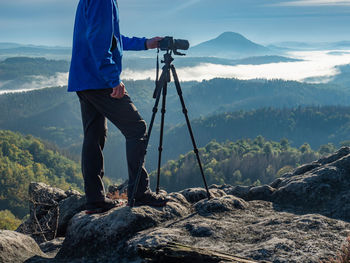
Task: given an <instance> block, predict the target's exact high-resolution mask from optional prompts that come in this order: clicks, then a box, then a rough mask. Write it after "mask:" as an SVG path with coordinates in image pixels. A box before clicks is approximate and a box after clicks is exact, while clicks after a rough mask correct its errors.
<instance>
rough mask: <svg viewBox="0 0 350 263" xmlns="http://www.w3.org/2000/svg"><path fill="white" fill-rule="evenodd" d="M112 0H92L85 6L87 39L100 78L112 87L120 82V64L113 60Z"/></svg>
mask: <svg viewBox="0 0 350 263" xmlns="http://www.w3.org/2000/svg"><path fill="white" fill-rule="evenodd" d="M112 1H113V0H93V1H90V3H89V4H88V6H87V8H86V21H87V31H86V34H87V40H88V45H89V48H90V51H91V54H92V57H93V59H94V61H95V64H96V69H97V70H98V73H99V75H100V77H101V79H102V80H104V81H105V82H106V84H107V85H108V86H109V87H111V88H113V87H115V86H117V85H119V84H120V82H121V81H120V74H121V65H117V64H116V63H115V61H114V60H113V55H112V52H111V46H112V40H113V29H114V28H113V2H112Z"/></svg>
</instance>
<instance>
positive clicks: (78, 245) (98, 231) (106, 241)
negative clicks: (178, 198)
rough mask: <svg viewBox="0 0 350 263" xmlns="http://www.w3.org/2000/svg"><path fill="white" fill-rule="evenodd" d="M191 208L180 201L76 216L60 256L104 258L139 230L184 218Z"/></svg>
mask: <svg viewBox="0 0 350 263" xmlns="http://www.w3.org/2000/svg"><path fill="white" fill-rule="evenodd" d="M189 213H190V210H189V209H188V208H187V207H185V206H183V205H182V204H181V203H180V202H172V201H170V202H168V204H167V206H166V207H164V208H158V209H156V208H152V207H149V206H140V207H133V208H130V207H122V208H116V209H112V210H110V211H108V212H106V213H104V214H95V215H86V214H85V213H84V212H81V213H79V214H77V215H75V216H74V217H73V218H72V220H71V222H70V225H69V226H68V229H67V234H66V239H65V241H64V243H63V247H62V249H61V250H60V252H59V253H58V255H57V257H58V258H60V259H67V258H84V257H92V258H96V257H101V256H104V255H105V254H106V251H107V250H108V251H109V252H110V253H112V254H113V253H117V252H118V244H120V243H121V242H122V241H125V239H127V238H130V237H131V236H133V235H134V234H135V233H137V232H138V231H141V230H144V229H148V228H152V227H155V226H157V225H159V224H160V223H162V222H165V221H169V220H173V219H176V218H182V217H184V216H186V215H188V214H189Z"/></svg>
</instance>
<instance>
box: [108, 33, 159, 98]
mask: <svg viewBox="0 0 350 263" xmlns="http://www.w3.org/2000/svg"><path fill="white" fill-rule="evenodd" d="M162 39H163V38H162V37H154V38H150V39H147V40H146V42H144V43H143V45H144V46H146V49H153V48H157V47H158V42H159V41H160V40H162ZM124 95H125V86H124V83H123V82H121V83H120V84H119V85H118V86H116V87H114V88H113V91H112V93H111V97H112V98H115V99H120V98H122V97H123V96H124Z"/></svg>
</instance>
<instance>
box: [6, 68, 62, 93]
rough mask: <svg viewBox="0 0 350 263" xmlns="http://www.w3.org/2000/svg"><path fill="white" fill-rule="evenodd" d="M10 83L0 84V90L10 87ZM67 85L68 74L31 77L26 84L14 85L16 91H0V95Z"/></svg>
mask: <svg viewBox="0 0 350 263" xmlns="http://www.w3.org/2000/svg"><path fill="white" fill-rule="evenodd" d="M11 83H13V81H12V82H11V81H6V82H2V83H1V82H0V88H3V87H4V86H12V85H11ZM67 83H68V73H56V74H55V75H54V76H52V77H44V76H32V80H31V81H30V82H26V83H23V84H20V85H18V84H14V86H16V87H18V88H16V89H2V90H0V95H1V94H5V93H15V92H23V91H31V90H37V89H43V88H47V87H58V86H66V85H67Z"/></svg>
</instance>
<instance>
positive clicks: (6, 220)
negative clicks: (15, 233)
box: [0, 210, 22, 230]
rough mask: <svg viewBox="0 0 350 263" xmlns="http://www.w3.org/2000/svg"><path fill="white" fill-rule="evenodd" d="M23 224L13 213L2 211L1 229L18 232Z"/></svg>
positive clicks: (0, 215)
mask: <svg viewBox="0 0 350 263" xmlns="http://www.w3.org/2000/svg"><path fill="white" fill-rule="evenodd" d="M21 223H22V221H21V220H19V219H18V218H16V217H15V216H14V214H12V213H11V211H9V210H2V211H0V229H5V230H16V229H17V227H19V225H20V224H21Z"/></svg>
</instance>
